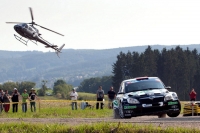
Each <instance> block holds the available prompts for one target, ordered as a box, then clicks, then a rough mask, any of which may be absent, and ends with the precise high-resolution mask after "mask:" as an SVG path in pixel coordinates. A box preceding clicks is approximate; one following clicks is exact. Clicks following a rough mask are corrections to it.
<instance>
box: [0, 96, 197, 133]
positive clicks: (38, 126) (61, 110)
mask: <svg viewBox="0 0 200 133" xmlns="http://www.w3.org/2000/svg"><path fill="white" fill-rule="evenodd" d="M85 95H87V94H85V93H83V94H82V93H79V96H82V97H84V96H85ZM88 97H89V96H88ZM90 97H95V95H93V94H91V95H90ZM40 99H41V100H40V102H39V101H37V102H36V108H37V111H36V112H31V111H30V105H29V104H28V111H27V112H26V113H23V112H22V109H21V104H19V111H18V112H17V113H12V106H11V108H10V111H9V112H8V113H5V112H2V113H0V117H1V118H112V117H113V110H112V109H108V108H107V103H106V102H105V107H104V109H103V110H96V109H95V104H96V102H95V101H91V100H89V101H88V102H89V104H91V105H92V106H94V108H93V109H90V108H86V109H81V108H80V107H81V102H83V101H82V100H81V101H79V102H78V110H72V109H71V101H70V100H61V99H59V100H58V99H56V98H55V97H53V96H45V97H40ZM42 99H43V100H42ZM45 99H48V100H45ZM86 100H87V99H86ZM181 104H182V110H183V106H184V104H185V102H181ZM115 129H116V130H117V133H124V132H127V133H132V132H135V133H157V132H162V133H174V132H176V133H188V132H193V133H197V132H200V131H199V130H197V129H188V128H173V127H168V128H161V127H155V126H152V125H143V124H140V125H136V124H128V123H120V126H119V127H118V124H117V123H105V122H100V123H93V124H89V125H86V124H78V125H76V126H73V127H71V126H70V125H67V124H56V123H55V124H45V123H32V124H31V125H30V124H28V123H23V122H21V123H2V124H0V132H5V133H7V132H12V133H16V132H21V133H25V132H40V133H43V132H44V133H46V132H52V133H54V132H57V133H60V132H69V133H90V132H94V133H110V132H113V130H115Z"/></svg>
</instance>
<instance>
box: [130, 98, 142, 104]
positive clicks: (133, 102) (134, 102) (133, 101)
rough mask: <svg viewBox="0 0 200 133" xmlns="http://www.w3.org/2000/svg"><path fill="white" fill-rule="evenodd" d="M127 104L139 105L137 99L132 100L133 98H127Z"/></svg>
mask: <svg viewBox="0 0 200 133" xmlns="http://www.w3.org/2000/svg"><path fill="white" fill-rule="evenodd" d="M127 102H128V103H132V104H139V103H140V102H139V101H138V100H137V99H134V98H128V99H127Z"/></svg>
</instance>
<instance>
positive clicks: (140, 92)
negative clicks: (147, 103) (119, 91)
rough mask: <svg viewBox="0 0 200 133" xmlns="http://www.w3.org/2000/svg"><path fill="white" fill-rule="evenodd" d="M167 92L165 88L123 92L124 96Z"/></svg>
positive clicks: (158, 94) (163, 93) (162, 94)
mask: <svg viewBox="0 0 200 133" xmlns="http://www.w3.org/2000/svg"><path fill="white" fill-rule="evenodd" d="M167 93H169V91H168V90H166V89H152V90H141V91H135V92H129V93H127V94H125V97H143V96H152V95H155V96H165V95H166V94H167Z"/></svg>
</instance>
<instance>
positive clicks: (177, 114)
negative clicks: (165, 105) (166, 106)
mask: <svg viewBox="0 0 200 133" xmlns="http://www.w3.org/2000/svg"><path fill="white" fill-rule="evenodd" d="M179 114H180V112H177V113H167V115H168V116H169V117H177V116H179Z"/></svg>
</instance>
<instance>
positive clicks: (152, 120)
mask: <svg viewBox="0 0 200 133" xmlns="http://www.w3.org/2000/svg"><path fill="white" fill-rule="evenodd" d="M0 120H1V122H4V123H6V122H28V123H45V124H46V123H53V124H55V123H60V124H62V123H63V124H69V125H78V124H86V123H87V124H90V123H97V122H117V123H118V122H121V123H138V124H153V125H156V126H161V127H168V126H172V127H174V126H176V127H192V128H199V129H200V116H187V117H183V116H179V117H176V118H169V117H167V118H158V117H156V116H142V117H133V118H131V119H113V118H0Z"/></svg>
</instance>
